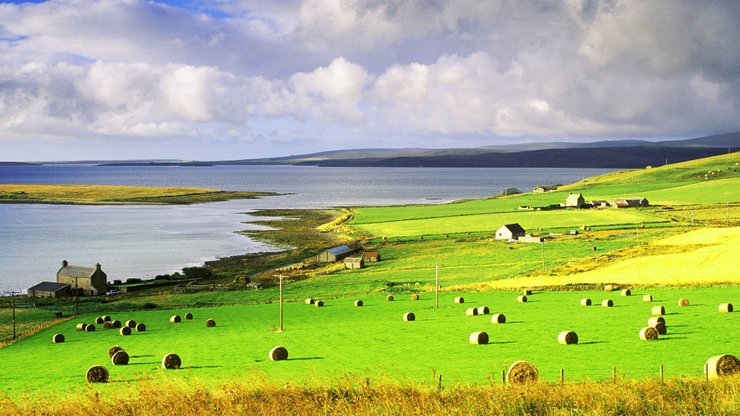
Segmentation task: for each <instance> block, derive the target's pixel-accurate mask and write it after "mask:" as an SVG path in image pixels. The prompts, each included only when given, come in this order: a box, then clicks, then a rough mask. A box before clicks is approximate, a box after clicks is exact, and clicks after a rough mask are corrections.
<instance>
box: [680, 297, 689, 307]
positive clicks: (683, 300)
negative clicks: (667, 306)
mask: <svg viewBox="0 0 740 416" xmlns="http://www.w3.org/2000/svg"><path fill="white" fill-rule="evenodd" d="M678 306H689V300H688V299H686V298H681V299H679V300H678Z"/></svg>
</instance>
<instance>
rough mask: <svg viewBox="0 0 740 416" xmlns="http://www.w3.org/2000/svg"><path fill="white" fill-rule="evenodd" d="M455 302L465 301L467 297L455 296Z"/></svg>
mask: <svg viewBox="0 0 740 416" xmlns="http://www.w3.org/2000/svg"><path fill="white" fill-rule="evenodd" d="M455 303H465V298H463V297H462V296H457V297H455Z"/></svg>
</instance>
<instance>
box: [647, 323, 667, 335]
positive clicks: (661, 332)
mask: <svg viewBox="0 0 740 416" xmlns="http://www.w3.org/2000/svg"><path fill="white" fill-rule="evenodd" d="M650 326H651V327H653V328H655V330H656V331H658V335H665V334H667V333H668V328H667V327H666V326H665V324H664V323H663V322H656V323H655V325H650Z"/></svg>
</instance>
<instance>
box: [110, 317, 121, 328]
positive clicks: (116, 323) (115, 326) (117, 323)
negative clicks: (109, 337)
mask: <svg viewBox="0 0 740 416" xmlns="http://www.w3.org/2000/svg"><path fill="white" fill-rule="evenodd" d="M111 325H113V328H120V327H121V326H122V325H121V321H119V320H118V319H115V320H113V322H111Z"/></svg>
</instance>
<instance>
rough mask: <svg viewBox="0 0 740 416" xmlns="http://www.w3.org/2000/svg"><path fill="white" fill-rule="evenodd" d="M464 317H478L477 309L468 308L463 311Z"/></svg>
mask: <svg viewBox="0 0 740 416" xmlns="http://www.w3.org/2000/svg"><path fill="white" fill-rule="evenodd" d="M465 315H467V316H476V315H478V308H468V309H466V310H465Z"/></svg>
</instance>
